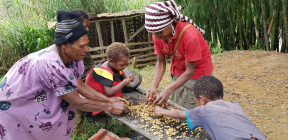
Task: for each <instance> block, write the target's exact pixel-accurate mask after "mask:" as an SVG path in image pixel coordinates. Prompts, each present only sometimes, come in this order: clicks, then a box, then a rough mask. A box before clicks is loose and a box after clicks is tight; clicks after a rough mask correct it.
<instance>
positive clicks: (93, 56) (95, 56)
mask: <svg viewBox="0 0 288 140" xmlns="http://www.w3.org/2000/svg"><path fill="white" fill-rule="evenodd" d="M105 56H106V54H104V53H103V54H98V55H91V58H92V59H94V58H99V57H102V60H105ZM103 57H104V59H103Z"/></svg>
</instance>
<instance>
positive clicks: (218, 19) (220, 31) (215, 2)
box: [213, 0, 225, 48]
mask: <svg viewBox="0 0 288 140" xmlns="http://www.w3.org/2000/svg"><path fill="white" fill-rule="evenodd" d="M213 2H214V6H215V14H216V21H217V24H218V29H219V31H218V36H219V38H220V44H221V46H222V48H223V47H224V48H225V42H224V40H223V34H222V28H221V25H220V22H219V21H220V18H219V13H218V7H217V0H213Z"/></svg>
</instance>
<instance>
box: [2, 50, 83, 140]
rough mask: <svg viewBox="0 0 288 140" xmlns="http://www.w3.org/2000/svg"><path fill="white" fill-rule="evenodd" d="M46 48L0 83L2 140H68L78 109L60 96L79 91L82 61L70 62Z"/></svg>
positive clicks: (19, 64) (22, 60)
mask: <svg viewBox="0 0 288 140" xmlns="http://www.w3.org/2000/svg"><path fill="white" fill-rule="evenodd" d="M68 65H69V68H66V67H65V66H64V64H63V62H62V60H61V59H60V57H59V55H58V54H57V53H56V52H53V51H47V50H46V49H43V50H40V51H38V52H35V53H32V54H30V55H28V56H26V57H24V58H22V59H21V60H19V61H18V62H16V63H15V64H14V65H13V67H12V68H11V69H10V70H9V71H8V73H7V74H6V75H5V77H4V78H3V80H2V81H1V82H0V116H1V117H0V139H1V140H17V139H21V140H34V139H35V140H46V139H53V140H69V139H70V136H71V133H72V131H73V129H74V122H75V113H76V109H75V108H74V107H72V106H71V105H69V103H68V102H66V101H65V100H63V99H61V97H60V96H62V95H65V94H68V93H70V92H72V91H74V90H77V87H78V85H77V82H78V79H79V78H80V76H81V75H82V74H83V71H84V65H83V61H79V62H69V63H68Z"/></svg>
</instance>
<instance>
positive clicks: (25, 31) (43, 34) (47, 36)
mask: <svg viewBox="0 0 288 140" xmlns="http://www.w3.org/2000/svg"><path fill="white" fill-rule="evenodd" d="M155 1H158V0H150V3H152V2H155ZM148 4H149V3H148V1H146V0H125V1H122V0H41V1H38V0H13V1H11V0H1V1H0V9H3V10H1V11H0V50H1V51H0V60H1V61H0V74H2V75H3V74H5V73H6V72H7V71H8V69H9V68H10V67H11V66H12V65H13V64H14V63H15V62H16V61H17V60H19V59H20V58H22V57H24V56H26V55H27V54H29V53H32V52H35V51H38V50H40V49H43V48H45V47H48V46H49V45H51V44H53V39H54V35H53V34H54V30H55V27H54V28H52V29H50V30H49V29H48V27H47V22H48V21H51V20H54V18H55V16H56V14H57V11H58V10H74V9H83V10H85V11H86V12H89V13H107V12H110V13H113V12H122V11H125V10H132V9H143V8H145V6H146V5H148Z"/></svg>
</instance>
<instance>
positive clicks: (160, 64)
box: [146, 54, 166, 101]
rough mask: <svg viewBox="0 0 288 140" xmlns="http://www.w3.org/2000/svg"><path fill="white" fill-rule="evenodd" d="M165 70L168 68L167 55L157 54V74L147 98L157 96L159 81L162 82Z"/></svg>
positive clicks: (150, 98)
mask: <svg viewBox="0 0 288 140" xmlns="http://www.w3.org/2000/svg"><path fill="white" fill-rule="evenodd" d="M165 70H166V61H165V55H164V54H160V55H157V63H156V67H155V74H154V77H153V82H152V86H151V88H150V89H149V90H148V92H147V93H146V100H149V101H151V100H153V99H155V98H156V93H157V89H158V86H159V83H160V82H161V80H162V78H163V75H164V73H165Z"/></svg>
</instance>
